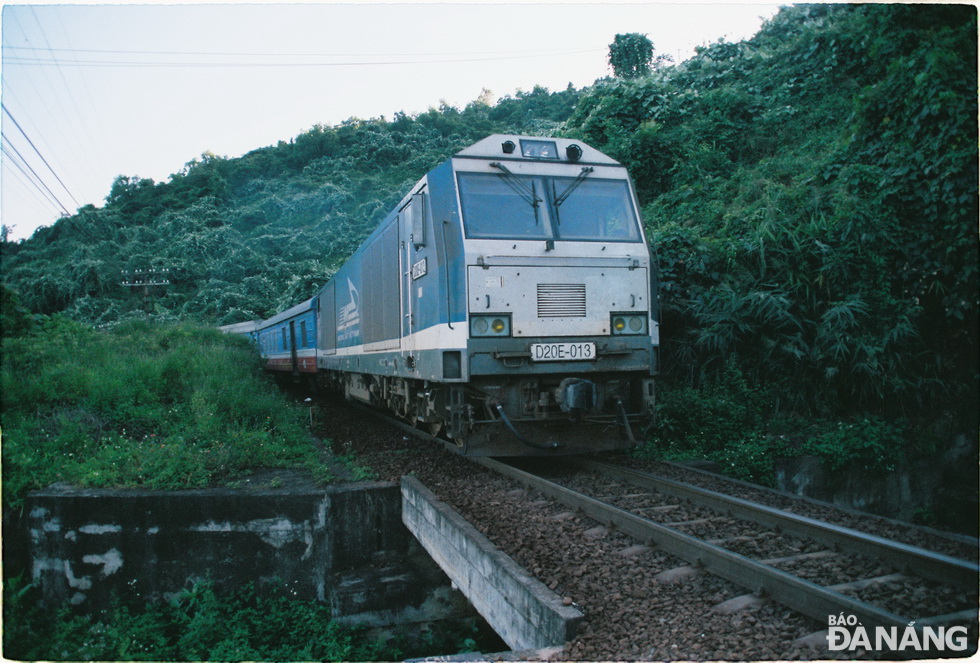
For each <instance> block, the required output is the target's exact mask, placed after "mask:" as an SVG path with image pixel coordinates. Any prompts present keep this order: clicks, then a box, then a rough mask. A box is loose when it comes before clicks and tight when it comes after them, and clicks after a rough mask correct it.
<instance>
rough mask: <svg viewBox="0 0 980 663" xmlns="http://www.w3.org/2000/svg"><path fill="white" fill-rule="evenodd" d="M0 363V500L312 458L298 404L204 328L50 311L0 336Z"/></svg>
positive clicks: (203, 479)
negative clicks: (40, 320)
mask: <svg viewBox="0 0 980 663" xmlns="http://www.w3.org/2000/svg"><path fill="white" fill-rule="evenodd" d="M0 373H2V378H0V379H2V382H0V388H2V392H0V393H2V408H0V423H2V434H3V494H4V500H5V503H6V504H7V505H8V506H9V505H11V504H14V503H16V502H17V501H18V500H20V499H21V498H22V497H23V496H24V494H25V493H26V492H27V491H29V490H31V489H34V488H39V487H42V486H47V485H49V484H51V483H54V482H58V481H65V482H70V483H72V484H74V485H79V486H89V487H147V488H157V489H178V488H191V487H204V486H208V485H213V484H220V483H223V482H228V481H231V480H234V479H235V478H236V477H240V476H241V475H243V474H245V473H247V472H248V471H249V470H251V469H254V468H260V467H261V468H284V467H287V468H288V467H303V466H309V467H315V465H316V461H315V455H314V449H313V447H312V445H311V444H310V440H309V436H308V434H307V432H306V430H305V427H304V416H303V412H302V410H301V409H300V408H298V407H297V406H296V405H294V404H291V403H289V402H288V401H287V400H286V399H285V398H284V397H283V396H282V395H281V394H280V393H279V392H278V391H277V390H276V389H275V388H274V387H273V386H272V384H271V383H270V382H269V381H268V379H267V378H266V377H265V376H263V374H262V371H261V368H260V365H259V361H258V358H257V356H256V354H255V353H254V351H253V349H252V348H251V346H250V345H249V343H248V342H247V341H245V340H244V339H242V338H238V337H233V336H229V335H226V334H222V333H220V332H218V331H217V330H214V329H209V328H206V327H202V326H198V325H194V324H187V323H182V324H177V325H158V324H153V323H149V322H145V321H130V322H126V323H122V324H120V325H118V326H116V327H114V328H112V329H111V330H108V331H101V330H97V329H94V328H92V327H89V326H86V325H82V324H79V323H76V322H72V321H69V320H67V319H62V318H52V319H49V320H47V321H46V322H45V323H44V324H42V325H41V326H40V328H39V329H38V330H37V331H35V332H34V333H32V334H30V335H27V336H21V337H17V338H6V339H4V342H3V360H2V372H0Z"/></svg>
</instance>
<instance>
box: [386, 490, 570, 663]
mask: <svg viewBox="0 0 980 663" xmlns="http://www.w3.org/2000/svg"><path fill="white" fill-rule="evenodd" d="M401 491H402V522H404V523H405V526H406V527H407V528H408V530H409V531H410V532H411V533H412V534H413V535H414V536H415V538H416V539H418V541H419V543H421V544H422V546H423V547H424V548H425V549H426V551H427V552H428V553H429V555H430V556H431V557H432V559H434V560H435V561H436V563H438V564H439V566H440V567H442V570H443V571H444V572H445V573H446V575H447V576H449V578H450V579H451V580H452V581H453V582H454V583H455V584H456V586H457V587H458V588H459V589H460V591H462V592H463V594H464V595H465V596H466V598H468V599H469V601H470V603H472V604H473V607H475V608H476V610H477V611H478V612H479V613H480V614H481V615H483V618H484V619H485V620H486V621H487V623H489V624H490V626H492V627H493V629H494V630H495V631H496V632H497V634H498V635H499V636H500V637H501V639H503V641H504V642H506V643H507V645H508V646H509V647H511V648H512V649H514V650H530V649H540V648H545V647H554V646H561V645H564V644H565V642H567V641H569V640H571V639H572V637H574V635H575V629H576V627H577V625H578V623H579V622H580V621H581V620H582V618H583V615H582V613H581V612H579V611H578V610H576V609H575V608H573V607H571V606H565V605H563V604H562V600H561V598H560V597H559V596H558V595H557V594H555V593H554V592H552V591H551V590H549V589H548V588H547V587H545V585H544V584H543V583H541V582H540V581H538V580H536V579H535V578H533V577H531V575H530V574H528V573H527V571H525V570H524V569H523V568H521V567H520V566H519V565H518V564H517V563H516V562H515V561H514V560H513V559H511V558H510V557H509V556H507V555H505V554H504V553H502V552H501V551H500V550H498V549H497V548H496V547H495V546H494V545H493V544H492V543H491V542H490V540H489V539H487V537H485V536H484V535H483V534H481V533H480V532H478V531H477V530H476V528H475V527H473V526H472V525H471V524H470V523H469V522H467V521H466V519H465V518H463V517H462V516H460V515H459V514H458V513H457V512H456V511H455V510H454V509H453V508H452V507H450V506H449V505H448V504H446V503H445V502H441V501H439V500H438V499H437V498H436V496H435V495H434V494H433V493H432V491H430V490H429V489H428V488H426V487H425V486H424V485H422V483H421V482H420V481H419V480H418V479H416V478H414V477H402V483H401Z"/></svg>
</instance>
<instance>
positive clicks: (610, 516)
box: [358, 404, 976, 628]
mask: <svg viewBox="0 0 980 663" xmlns="http://www.w3.org/2000/svg"><path fill="white" fill-rule="evenodd" d="M358 405H359V404H358ZM360 407H361V408H362V409H363V410H364V411H365V412H368V413H371V414H373V415H374V416H376V417H378V418H380V419H383V420H385V421H387V422H389V423H391V424H394V425H395V426H397V427H398V428H401V429H402V430H404V431H405V432H407V433H409V434H411V435H414V436H416V437H419V438H422V439H425V440H429V441H433V442H437V443H439V444H441V445H443V446H444V447H445V448H446V449H447V450H449V451H450V452H455V451H456V450H457V449H456V447H455V445H453V444H452V443H451V442H448V441H447V440H444V439H441V438H439V437H437V436H435V435H431V434H429V433H426V432H424V431H421V430H419V429H417V428H415V427H413V426H412V425H410V424H408V423H406V422H403V421H400V420H398V419H395V418H393V417H391V416H388V415H386V414H383V413H380V412H378V411H377V410H374V409H373V408H368V407H366V406H360ZM467 460H469V461H471V462H474V463H476V464H478V465H481V466H483V467H485V468H487V469H489V470H491V471H494V472H497V473H499V474H501V475H503V476H506V477H509V478H511V479H513V480H515V481H517V482H519V483H521V484H523V485H525V486H527V487H528V488H530V489H532V490H537V491H538V492H540V493H542V494H544V495H546V496H548V497H550V498H552V499H555V500H556V501H558V502H560V503H562V504H565V505H566V506H569V507H571V508H573V509H576V510H579V511H581V512H582V513H583V514H585V515H586V516H588V517H590V518H592V519H594V520H596V521H597V522H600V523H603V524H605V525H607V526H609V527H613V528H615V529H618V530H620V531H622V532H624V533H625V534H628V535H630V536H632V537H634V538H635V539H637V540H639V541H643V542H645V543H647V544H651V545H654V546H657V547H659V548H660V549H661V550H664V551H666V552H668V553H671V554H674V555H676V556H677V557H680V558H681V559H684V560H685V561H687V562H688V563H689V564H693V565H695V566H697V567H698V568H702V569H704V570H706V571H708V572H709V573H712V574H714V575H716V576H719V577H721V578H724V579H726V580H729V581H731V582H733V583H734V584H736V585H739V586H741V587H744V588H746V589H748V590H749V591H751V592H753V593H754V594H756V595H757V596H760V597H767V598H770V599H772V600H774V601H776V602H777V603H780V604H782V605H784V606H786V607H788V608H790V609H792V610H796V611H797V612H800V613H802V614H804V615H806V616H808V617H811V618H813V619H816V620H818V621H819V622H821V623H826V620H827V618H828V616H829V615H835V616H836V615H838V614H846V615H854V616H855V617H857V619H858V620H859V621H860V622H861V624H862V625H864V626H865V627H866V628H873V627H875V626H883V627H886V628H887V627H892V626H894V627H898V628H902V627H905V626H906V625H907V624H908V623H909V622H910V620H909V619H907V618H905V617H902V616H899V615H896V614H894V613H891V612H889V611H887V610H883V609H881V608H878V607H877V606H874V605H871V604H869V603H865V602H864V601H859V600H857V599H854V598H852V597H850V596H846V595H844V594H841V593H840V592H836V591H833V590H832V589H828V588H826V587H823V586H820V585H817V584H815V583H812V582H810V581H808V580H804V579H802V578H799V577H797V576H794V575H792V574H790V573H787V572H785V571H780V570H779V569H777V568H774V567H772V566H769V565H767V564H765V563H763V562H759V561H756V560H753V559H751V558H749V557H745V556H744V555H740V554H738V553H735V552H732V551H730V550H726V549H725V548H722V547H720V546H717V545H714V544H712V543H708V542H706V541H703V540H701V539H698V538H696V537H693V536H691V535H689V534H685V533H683V532H680V531H677V530H673V529H671V528H670V527H667V526H664V525H661V524H659V523H656V522H654V521H652V520H649V519H646V518H643V517H641V516H638V515H636V514H633V513H630V512H628V511H625V510H624V509H620V508H618V507H615V506H612V505H611V504H607V503H605V502H601V501H600V500H597V499H594V498H592V497H589V496H587V495H584V494H582V493H578V492H576V491H574V490H571V489H569V488H566V487H564V486H561V485H559V484H557V483H554V482H552V481H549V480H547V479H544V478H542V477H538V476H536V475H534V474H531V473H529V472H525V471H523V470H520V469H518V468H516V467H513V466H511V465H507V464H506V463H503V462H501V461H498V460H494V459H492V458H485V457H467ZM576 462H580V461H576ZM584 465H586V466H587V465H588V462H585V463H584ZM600 465H605V463H600ZM617 469H625V468H617ZM673 483H677V482H673ZM679 485H683V484H679ZM708 492H711V491H708ZM716 495H720V496H722V497H727V496H724V495H722V494H721V493H716ZM731 499H737V498H731ZM740 501H742V502H744V500H740ZM748 504H750V505H751V504H752V503H751V502H748ZM733 515H734V514H733ZM800 518H802V516H801V517H800ZM815 522H819V521H815ZM784 531H785V530H784ZM892 543H894V542H892ZM899 545H902V544H899ZM951 559H953V558H951ZM957 561H962V560H957ZM947 582H948V580H947ZM968 586H969V587H971V588H972V587H975V586H976V576H974V577H973V579H972V580H971V581H970V582H969V583H968ZM975 616H976V610H964V611H960V612H958V613H953V614H949V615H940V616H935V617H929V618H926V619H921V620H918V621H919V623H920V624H921V625H925V624H927V623H929V624H941V623H946V622H950V621H959V620H960V619H972V618H975Z"/></svg>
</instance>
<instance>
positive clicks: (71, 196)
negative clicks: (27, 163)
mask: <svg viewBox="0 0 980 663" xmlns="http://www.w3.org/2000/svg"><path fill="white" fill-rule="evenodd" d="M0 107H2V108H3V112H4V113H6V114H7V117H9V118H10V121H11V122H13V123H14V126H15V127H17V130H18V131H20V133H21V135H22V136H23V137H24V139H25V140H26V141H27V142H28V144H29V145H30V146H31V147H32V148H34V152H35V153H36V154H37V155H38V156H39V157H40V158H41V161H43V162H44V165H45V166H47V167H48V170H50V171H51V174H52V175H54V178H55V179H56V180H58V184H60V185H61V188H62V189H64V190H65V192H66V193H67V194H68V197H69V198H71V199H72V200H73V201H75V206H76V207H81V206H82V204H81V203H80V202H78V200H77V199H76V198H75V196H73V195H72V193H71V191H69V190H68V187H67V186H65V183H64V182H62V181H61V178H60V177H58V173H56V172H54V168H52V167H51V164H49V163H48V160H47V159H45V158H44V155H43V154H41V151H40V150H39V149H37V146H36V145H35V144H34V141H32V140H31V138H30V136H28V135H27V133H26V132H25V131H24V129H23V128H21V126H20V123H19V122H18V121H17V120H16V119H14V116H13V115H12V114H11V112H10V111H9V110H7V106H6V104H0ZM21 158H23V157H21Z"/></svg>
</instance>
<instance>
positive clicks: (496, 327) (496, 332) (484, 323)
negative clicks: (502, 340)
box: [470, 315, 510, 336]
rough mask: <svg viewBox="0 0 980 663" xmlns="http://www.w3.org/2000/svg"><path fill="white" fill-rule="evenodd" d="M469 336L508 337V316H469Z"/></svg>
mask: <svg viewBox="0 0 980 663" xmlns="http://www.w3.org/2000/svg"><path fill="white" fill-rule="evenodd" d="M470 336H510V316H509V315H474V316H470Z"/></svg>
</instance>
